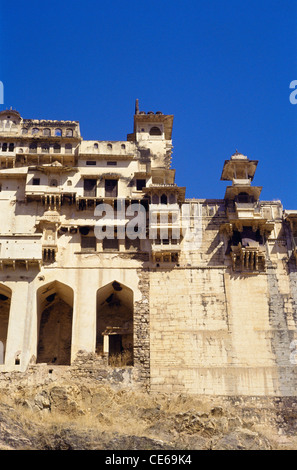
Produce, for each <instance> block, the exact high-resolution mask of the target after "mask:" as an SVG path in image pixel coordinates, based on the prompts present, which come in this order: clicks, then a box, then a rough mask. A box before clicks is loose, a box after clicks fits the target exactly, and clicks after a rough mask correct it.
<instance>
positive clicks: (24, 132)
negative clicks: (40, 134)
mask: <svg viewBox="0 0 297 470" xmlns="http://www.w3.org/2000/svg"><path fill="white" fill-rule="evenodd" d="M22 134H23V135H25V134H28V129H27V128H26V127H23V129H22Z"/></svg>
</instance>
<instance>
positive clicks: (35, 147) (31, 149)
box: [29, 143, 37, 153]
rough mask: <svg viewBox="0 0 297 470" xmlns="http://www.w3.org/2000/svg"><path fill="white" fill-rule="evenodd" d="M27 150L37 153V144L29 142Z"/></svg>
mask: <svg viewBox="0 0 297 470" xmlns="http://www.w3.org/2000/svg"><path fill="white" fill-rule="evenodd" d="M29 152H30V153H37V144H35V143H33V144H30V147H29Z"/></svg>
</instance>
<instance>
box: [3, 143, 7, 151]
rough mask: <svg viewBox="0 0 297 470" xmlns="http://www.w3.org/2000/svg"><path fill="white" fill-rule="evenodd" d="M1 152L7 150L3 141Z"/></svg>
mask: <svg viewBox="0 0 297 470" xmlns="http://www.w3.org/2000/svg"><path fill="white" fill-rule="evenodd" d="M2 152H7V144H6V143H5V142H4V144H2Z"/></svg>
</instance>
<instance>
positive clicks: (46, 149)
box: [41, 144, 49, 153]
mask: <svg viewBox="0 0 297 470" xmlns="http://www.w3.org/2000/svg"><path fill="white" fill-rule="evenodd" d="M41 152H42V153H49V145H47V144H43V145H42V146H41Z"/></svg>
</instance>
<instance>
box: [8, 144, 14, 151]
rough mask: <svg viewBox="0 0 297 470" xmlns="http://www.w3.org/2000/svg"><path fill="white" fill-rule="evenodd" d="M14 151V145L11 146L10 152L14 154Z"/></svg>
mask: <svg viewBox="0 0 297 470" xmlns="http://www.w3.org/2000/svg"><path fill="white" fill-rule="evenodd" d="M13 151H14V144H9V152H13Z"/></svg>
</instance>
